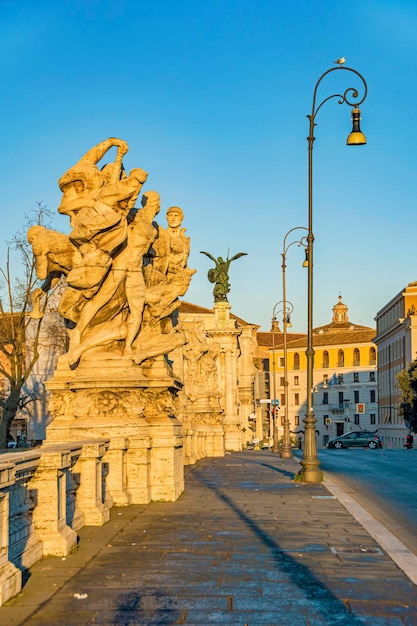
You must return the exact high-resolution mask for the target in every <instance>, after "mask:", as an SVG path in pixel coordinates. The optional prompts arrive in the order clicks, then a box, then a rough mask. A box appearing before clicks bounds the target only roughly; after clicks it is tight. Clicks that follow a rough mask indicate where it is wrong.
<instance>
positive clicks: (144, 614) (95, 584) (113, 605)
mask: <svg viewBox="0 0 417 626" xmlns="http://www.w3.org/2000/svg"><path fill="white" fill-rule="evenodd" d="M186 469H187V473H186V491H185V493H184V494H183V495H182V496H181V497H180V498H179V499H178V500H177V502H174V503H166V502H153V503H151V504H149V505H146V506H145V505H140V506H131V507H127V508H122V509H121V508H115V509H113V510H112V512H111V519H110V521H109V522H108V523H107V524H106V525H105V526H104V527H101V528H92V527H90V528H83V529H81V530H80V531H79V536H80V541H79V547H78V550H77V552H75V553H74V554H71V555H69V556H68V557H66V558H65V559H60V558H47V559H43V560H42V561H40V562H39V563H37V564H36V565H34V566H33V568H31V571H30V577H29V580H28V582H27V583H26V586H25V587H24V589H23V590H22V592H21V593H20V594H19V596H18V597H16V598H14V599H12V600H10V601H9V602H8V603H7V605H5V606H3V607H0V624H2V625H5V626H6V625H7V626H19V625H21V624H29V625H33V626H37V625H42V626H48V625H51V626H52V625H53V626H58V625H62V624H66V625H68V626H69V625H72V624H91V623H94V624H116V625H117V624H126V625H127V624H132V625H133V624H137V625H140V626H148V625H158V624H161V625H163V624H186V625H188V626H190V625H193V624H195V625H197V624H198V625H205V624H231V625H232V624H239V625H240V626H244V625H245V624H246V625H247V626H257V625H258V624H259V625H264V624H267V625H270V626H286V625H287V624H288V625H291V626H339V625H340V626H359V625H362V624H367V625H372V626H417V587H416V586H415V585H414V584H413V583H412V582H411V581H410V580H409V578H407V576H405V574H404V573H403V572H402V571H401V570H400V569H399V568H398V566H397V565H396V564H395V563H394V562H393V561H392V560H391V558H390V557H389V556H388V555H387V554H385V552H384V551H383V550H380V553H378V552H376V551H374V550H375V549H377V548H379V546H378V544H377V543H376V542H375V540H374V539H373V538H372V537H371V536H370V535H369V534H368V533H367V532H366V531H365V530H364V529H363V527H362V526H361V525H360V524H359V523H358V522H357V521H356V520H355V519H354V517H353V516H352V515H351V514H350V513H349V512H348V511H347V510H346V509H345V508H344V507H343V506H342V504H341V503H340V502H339V501H338V500H337V499H336V498H335V497H332V496H330V494H329V492H328V491H327V489H326V487H325V486H324V485H321V484H308V485H304V484H301V483H296V482H293V481H292V478H293V476H294V474H295V473H296V472H297V471H298V469H299V465H298V462H297V461H296V460H295V459H281V458H280V457H277V456H275V455H273V454H272V453H270V452H266V451H259V452H258V451H248V452H243V453H234V454H230V455H227V456H226V457H224V458H216V459H204V460H203V461H200V462H199V463H198V464H197V465H196V466H193V467H188V468H186ZM331 547H333V548H334V547H336V548H341V551H340V552H336V553H335V552H333V551H332V550H331Z"/></svg>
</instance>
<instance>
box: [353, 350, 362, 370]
mask: <svg viewBox="0 0 417 626" xmlns="http://www.w3.org/2000/svg"><path fill="white" fill-rule="evenodd" d="M360 364H361V353H360V352H359V348H355V349H354V351H353V365H355V366H357V365H360Z"/></svg>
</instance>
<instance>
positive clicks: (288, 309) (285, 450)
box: [280, 226, 308, 459]
mask: <svg viewBox="0 0 417 626" xmlns="http://www.w3.org/2000/svg"><path fill="white" fill-rule="evenodd" d="M296 230H305V231H308V229H307V228H306V227H305V226H296V227H295V228H291V230H289V231H288V232H287V233H286V235H285V237H284V243H283V248H282V255H281V256H282V264H281V268H282V302H283V318H282V324H283V331H284V398H285V419H284V437H283V442H282V448H281V452H280V456H281V457H282V458H284V459H292V458H293V456H294V455H293V452H292V447H291V435H290V418H289V414H288V410H289V406H288V358H287V357H288V352H287V327H288V326H291V323H290V315H291V313H292V312H293V310H294V306H293V304H292V303H291V302H289V301H288V300H287V279H286V267H287V263H286V261H287V252H288V250H289V248H290V247H291V246H293V245H294V244H297V245H298V246H303V247H304V248H305V249H306V260H305V261H304V263H303V266H304V267H308V258H307V245H308V244H307V237H306V236H304V237H301V239H298V240H296V241H292V242H291V243H289V244H288V245H287V237H288V235H290V234H291V233H293V232H294V231H296Z"/></svg>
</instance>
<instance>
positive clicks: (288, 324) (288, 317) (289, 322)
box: [285, 314, 292, 328]
mask: <svg viewBox="0 0 417 626" xmlns="http://www.w3.org/2000/svg"><path fill="white" fill-rule="evenodd" d="M285 325H286V326H287V327H288V328H292V324H291V317H290V316H289V314H288V315H286V317H285Z"/></svg>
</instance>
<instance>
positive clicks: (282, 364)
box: [279, 356, 285, 367]
mask: <svg viewBox="0 0 417 626" xmlns="http://www.w3.org/2000/svg"><path fill="white" fill-rule="evenodd" d="M284 365H285V359H284V357H283V356H280V357H279V366H280V367H284Z"/></svg>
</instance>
